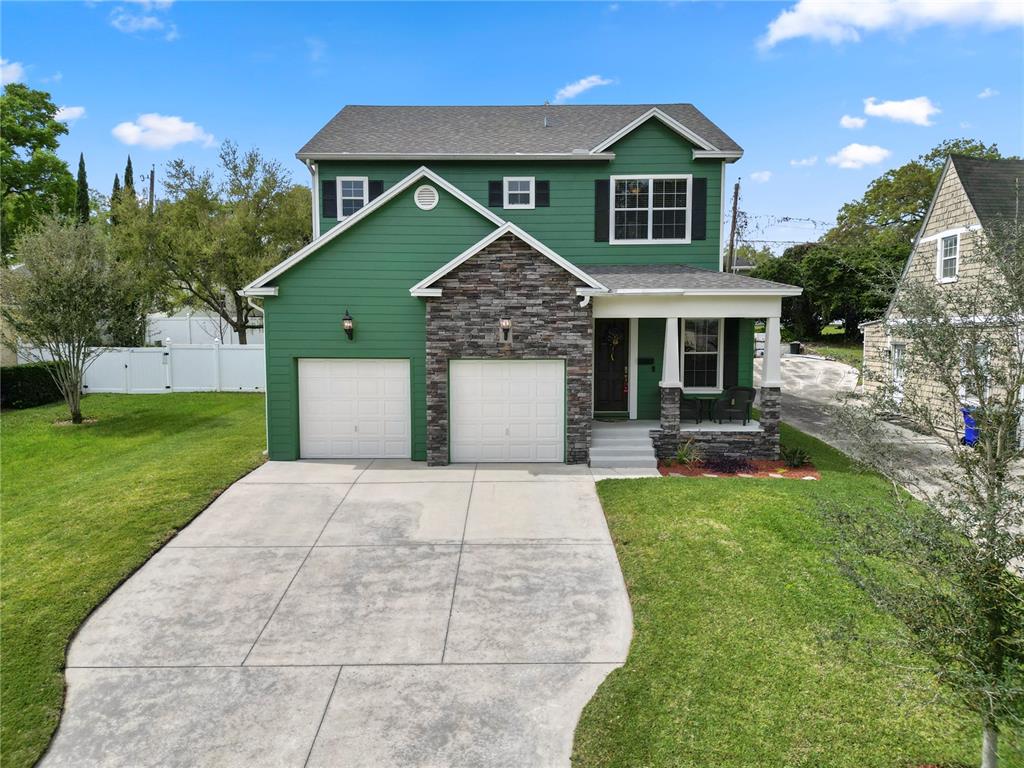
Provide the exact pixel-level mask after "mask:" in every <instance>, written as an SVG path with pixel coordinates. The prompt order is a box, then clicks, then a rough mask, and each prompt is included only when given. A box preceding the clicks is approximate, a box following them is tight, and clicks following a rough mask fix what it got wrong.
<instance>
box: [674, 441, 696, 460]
mask: <svg viewBox="0 0 1024 768" xmlns="http://www.w3.org/2000/svg"><path fill="white" fill-rule="evenodd" d="M699 460H700V452H699V451H698V450H697V446H696V445H694V444H693V440H687V441H686V442H684V443H680V444H679V448H678V449H677V450H676V463H678V464H692V463H693V462H695V461H699Z"/></svg>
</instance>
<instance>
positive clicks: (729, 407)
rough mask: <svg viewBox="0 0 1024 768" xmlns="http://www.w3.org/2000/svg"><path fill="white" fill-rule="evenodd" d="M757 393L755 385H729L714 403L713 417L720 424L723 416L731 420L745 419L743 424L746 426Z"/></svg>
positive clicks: (712, 408)
mask: <svg viewBox="0 0 1024 768" xmlns="http://www.w3.org/2000/svg"><path fill="white" fill-rule="evenodd" d="M756 395H757V390H755V389H754V388H753V387H729V388H728V389H727V390H725V392H723V393H722V396H721V397H719V398H717V399H716V400H715V402H714V403H713V404H712V406H711V418H713V419H714V420H715V421H717V422H718V423H719V424H721V423H722V419H723V418H728V419H729V421H732V420H733V419H743V426H746V425H747V422H748V421H749V420H750V418H751V408H753V405H754V397H755V396H756Z"/></svg>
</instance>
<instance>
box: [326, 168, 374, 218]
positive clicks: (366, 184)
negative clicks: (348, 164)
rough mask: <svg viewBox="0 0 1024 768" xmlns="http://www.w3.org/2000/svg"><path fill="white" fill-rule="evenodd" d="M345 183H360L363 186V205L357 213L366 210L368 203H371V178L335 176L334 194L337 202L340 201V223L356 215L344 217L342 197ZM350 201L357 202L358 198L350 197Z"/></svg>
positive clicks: (338, 211)
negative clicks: (343, 183) (342, 188)
mask: <svg viewBox="0 0 1024 768" xmlns="http://www.w3.org/2000/svg"><path fill="white" fill-rule="evenodd" d="M343 181H360V182H362V184H363V204H362V205H360V206H359V208H357V209H356V213H358V212H359V211H361V210H362V209H363V208H365V207H366V205H367V203H369V202H370V177H369V176H335V177H334V187H335V193H334V194H335V196H336V197H337V200H338V210H337V214H338V216H337V219H338V221H344V220H345V219H347V218H349V216H354V215H355V214H352V213H350V214H349V215H348V216H343V215H342V213H341V209H342V207H343V206H342V202H343V200H344V198H343V197H342V196H341V182H343ZM348 199H349V200H355V199H356V198H354V197H350V198H348Z"/></svg>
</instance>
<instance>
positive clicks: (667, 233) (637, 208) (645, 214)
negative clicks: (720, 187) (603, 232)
mask: <svg viewBox="0 0 1024 768" xmlns="http://www.w3.org/2000/svg"><path fill="white" fill-rule="evenodd" d="M691 183H692V177H691V176H663V175H658V176H612V186H611V194H612V201H611V217H612V220H611V242H613V243H652V242H660V243H688V242H690V185H691Z"/></svg>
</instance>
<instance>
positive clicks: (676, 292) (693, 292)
mask: <svg viewBox="0 0 1024 768" xmlns="http://www.w3.org/2000/svg"><path fill="white" fill-rule="evenodd" d="M803 292H804V289H803V288H797V287H795V286H794V287H792V288H614V289H610V290H604V291H593V290H588V289H587V288H577V289H576V294H577V295H578V296H594V295H607V296H799V295H800V294H801V293H803Z"/></svg>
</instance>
